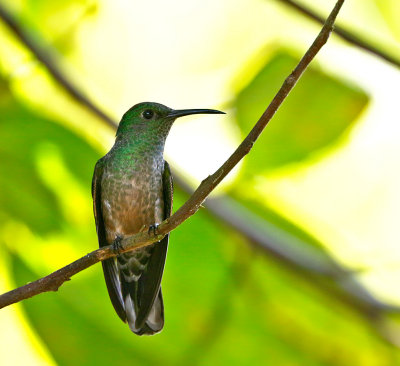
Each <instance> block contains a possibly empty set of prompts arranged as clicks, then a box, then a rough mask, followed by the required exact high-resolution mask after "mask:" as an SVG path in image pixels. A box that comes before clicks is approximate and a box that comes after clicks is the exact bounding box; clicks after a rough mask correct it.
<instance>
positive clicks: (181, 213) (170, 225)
mask: <svg viewBox="0 0 400 366" xmlns="http://www.w3.org/2000/svg"><path fill="white" fill-rule="evenodd" d="M343 3H344V0H338V1H337V3H336V5H335V7H334V8H333V10H332V12H331V14H330V15H329V17H328V19H327V20H326V22H325V24H324V26H323V27H322V29H321V31H320V33H319V34H318V36H317V38H316V39H315V40H314V42H313V44H312V45H311V46H310V48H309V49H308V50H307V52H306V53H305V55H304V56H303V58H302V59H301V60H300V62H299V63H298V65H297V66H296V68H295V69H294V70H293V71H292V73H291V74H290V75H289V76H288V77H287V78H286V80H285V81H284V82H283V85H282V86H281V88H280V89H279V91H278V92H277V94H276V95H275V97H274V98H273V100H272V102H271V103H270V104H269V106H268V107H267V109H266V110H265V112H264V113H263V115H262V116H261V117H260V119H259V120H258V122H257V123H256V124H255V126H254V127H253V129H252V130H251V131H250V133H249V134H248V135H247V137H246V138H245V139H244V140H243V142H242V143H241V144H240V145H239V147H238V148H237V149H236V150H235V151H234V153H233V154H232V155H231V156H230V157H229V158H228V160H227V161H226V162H225V163H224V164H223V165H222V166H221V167H220V168H219V169H218V170H217V171H216V172H215V173H214V174H212V175H210V176H209V177H207V178H206V179H205V180H203V181H202V182H201V184H200V186H199V187H198V188H197V189H196V191H195V192H194V193H193V195H192V196H191V197H190V198H189V199H188V200H187V201H186V202H185V203H184V204H183V205H182V206H181V207H180V208H179V209H178V210H177V211H176V212H175V213H174V214H173V215H172V216H171V217H169V218H168V219H166V220H164V221H163V222H162V223H161V224H160V225H159V226H158V230H157V231H158V232H157V234H156V235H149V234H148V233H146V232H140V233H138V234H136V235H133V236H131V237H127V238H125V239H124V240H123V241H122V242H121V247H122V249H121V252H127V251H130V250H134V249H137V248H141V247H144V246H146V245H150V244H152V243H154V242H157V241H159V240H161V239H162V238H163V237H164V236H165V235H166V234H168V233H169V232H170V231H172V230H173V229H175V228H176V227H177V226H178V225H180V224H181V223H183V222H184V221H185V220H187V219H188V218H189V217H190V216H192V215H193V214H194V213H196V212H197V210H198V209H199V208H200V205H201V204H202V202H203V201H204V200H205V199H206V198H207V196H208V195H209V194H210V193H211V191H212V190H213V189H214V188H215V187H216V186H217V185H218V184H219V183H220V182H221V181H222V179H224V178H225V177H226V175H227V174H228V173H229V172H230V171H231V170H232V169H233V168H234V167H235V166H236V165H237V163H238V162H239V161H240V160H241V159H243V157H244V156H245V155H247V154H248V153H249V151H250V150H251V148H252V147H253V144H254V143H255V141H256V140H257V138H258V137H259V136H260V134H261V132H262V131H263V130H264V128H265V127H266V125H267V124H268V122H269V121H270V120H271V119H272V117H273V116H274V114H275V112H276V111H277V110H278V108H279V107H280V105H281V104H282V102H283V101H284V100H285V98H286V97H287V95H288V94H289V92H290V91H291V90H292V89H293V87H294V86H295V85H296V82H297V81H298V80H299V78H300V76H301V75H302V73H303V72H304V70H305V69H306V68H307V66H308V65H309V64H310V62H311V61H312V60H313V59H314V57H315V56H316V55H317V53H318V52H319V50H320V49H321V48H322V46H323V45H324V44H325V43H326V42H327V40H328V38H329V35H330V33H331V31H332V29H333V24H334V22H335V19H336V17H337V14H338V13H339V10H340V8H341V7H342V5H343ZM116 255H117V253H115V251H114V250H113V246H112V245H109V246H106V247H102V248H100V249H97V250H95V251H93V252H91V253H89V254H87V255H86V256H84V257H82V258H80V259H78V260H77V261H75V262H73V263H71V264H69V265H67V266H66V267H63V268H61V269H59V270H58V271H56V272H53V273H52V274H50V275H48V276H46V277H43V278H41V279H39V280H37V281H34V282H31V283H29V284H27V285H25V286H22V287H19V288H17V289H15V290H12V291H10V292H7V293H5V294H3V295H1V296H0V308H3V307H5V306H7V305H10V304H13V303H16V302H18V301H21V300H24V299H26V298H29V297H32V296H35V295H37V294H39V293H42V292H46V291H56V290H57V289H58V288H59V287H60V286H61V285H62V284H63V283H64V282H65V281H67V280H69V279H70V277H71V276H73V275H74V274H76V273H78V272H80V271H82V270H84V269H86V268H88V267H90V266H91V265H93V264H95V263H97V262H99V261H102V260H105V259H107V258H111V257H114V256H116Z"/></svg>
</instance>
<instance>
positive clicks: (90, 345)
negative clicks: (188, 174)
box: [0, 0, 400, 366]
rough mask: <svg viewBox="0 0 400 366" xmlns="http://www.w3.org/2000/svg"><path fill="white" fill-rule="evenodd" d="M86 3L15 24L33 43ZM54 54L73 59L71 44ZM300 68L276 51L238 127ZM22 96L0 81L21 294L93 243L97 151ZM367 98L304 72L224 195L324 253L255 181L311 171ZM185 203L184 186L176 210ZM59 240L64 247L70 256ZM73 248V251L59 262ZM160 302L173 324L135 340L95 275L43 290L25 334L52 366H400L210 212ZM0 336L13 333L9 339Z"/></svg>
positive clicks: (0, 121) (198, 223)
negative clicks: (314, 157)
mask: <svg viewBox="0 0 400 366" xmlns="http://www.w3.org/2000/svg"><path fill="white" fill-rule="evenodd" d="M79 4H80V3H79V2H66V1H63V2H50V1H45V0H43V1H29V2H26V4H24V6H23V7H22V9H23V10H22V11H21V13H20V19H19V20H20V21H24V22H25V21H26V23H25V27H32V28H34V30H35V32H37V34H39V33H46V34H52V32H56V29H58V24H59V23H60V22H61V23H62V22H63V20H64V18H66V19H67V20H68V21H70V20H71V19H74V17H75V15H70V16H66V15H65V14H72V13H70V9H71V7H72V8H73V7H74V6H77V7H78V8H79V7H80V6H81V5H79ZM79 9H80V8H79ZM82 9H85V7H84V6H82ZM37 14H41V18H40V20H39V18H37V17H36V15H37ZM54 14H55V15H54ZM74 14H75V13H74ZM65 23H68V22H67V21H66V20H65V21H64V25H65V27H64V29H67V28H68V26H69V24H65ZM50 38H51V37H50ZM54 38H55V37H53V38H52V39H54ZM68 42H70V40H69V41H68ZM64 46H65V44H64ZM58 49H59V51H65V48H63V46H60V47H58ZM295 63H296V59H295V58H293V57H292V56H291V55H290V52H289V53H288V52H284V51H280V52H278V53H276V54H275V55H273V57H272V58H271V59H270V60H268V61H267V63H266V65H265V66H264V67H263V68H261V70H260V71H259V73H258V74H257V75H256V76H255V77H254V79H253V80H252V81H251V82H250V83H249V84H248V85H247V86H246V87H245V88H244V89H243V90H242V91H240V92H239V93H238V95H237V96H236V101H235V107H236V111H237V114H236V118H237V122H238V125H239V127H240V128H241V130H242V132H243V133H246V132H247V131H248V130H249V128H250V127H251V126H252V124H253V123H254V121H256V120H257V118H258V117H259V116H260V114H261V113H262V111H263V109H264V108H265V106H266V104H267V103H268V102H269V101H270V99H271V97H272V96H273V95H274V93H275V92H276V90H277V88H278V87H279V85H280V84H281V82H282V81H283V79H284V77H285V76H286V75H287V74H288V72H289V71H290V70H291V69H292V68H293V67H294V65H295ZM15 94H16V93H15V91H13V90H12V89H10V87H9V85H8V84H7V82H6V81H5V80H4V79H1V80H0V97H1V98H0V107H1V114H0V136H1V137H2V143H1V145H0V162H1V164H0V217H1V224H0V233H1V234H0V235H1V243H2V244H4V252H5V253H7V258H9V261H7V262H6V266H7V271H8V273H9V275H10V277H11V279H12V281H13V282H14V283H15V285H22V284H24V283H26V282H28V281H31V280H33V279H35V278H37V277H39V276H41V275H44V274H46V273H47V272H48V271H49V269H56V268H57V267H58V263H60V261H61V262H62V261H64V260H66V261H68V259H70V258H72V259H74V258H76V256H77V255H79V254H83V253H85V251H89V250H91V249H94V247H95V246H96V245H97V244H96V243H97V240H96V237H95V229H94V220H93V218H92V217H91V197H90V184H91V176H92V171H93V167H94V164H95V161H96V160H97V159H98V158H99V157H100V156H101V155H102V153H103V151H97V150H96V149H95V148H94V147H93V144H91V143H90V142H89V141H87V139H85V138H84V137H83V134H82V135H80V134H79V133H78V132H76V131H72V129H71V128H69V127H68V125H67V124H66V123H65V121H64V120H62V119H61V118H60V119H57V118H54V119H51V118H49V117H47V116H46V115H45V113H44V111H41V110H35V109H34V108H32V106H29V105H28V104H24V102H23V99H22V98H18V97H17V96H16V95H15ZM367 102H368V96H367V95H366V93H365V92H363V91H361V90H360V89H359V88H358V87H356V86H353V85H348V84H347V83H345V82H343V81H342V80H339V79H338V78H337V77H334V76H331V75H327V74H325V73H324V72H322V71H321V70H320V69H317V68H311V69H309V70H308V71H307V72H306V74H305V75H304V77H303V79H302V80H301V82H300V83H299V85H298V86H297V87H296V88H295V90H294V91H293V93H292V94H291V95H290V96H289V97H288V99H287V101H285V104H284V106H283V107H282V108H281V110H280V111H279V112H278V113H277V116H276V118H275V119H274V120H273V121H272V123H271V125H270V126H269V127H268V133H266V134H264V135H263V137H262V138H261V139H260V141H259V142H257V144H256V145H255V148H254V150H253V151H252V153H251V154H250V155H249V157H248V158H247V159H246V161H245V164H244V169H243V171H242V172H241V174H240V175H239V178H238V179H237V181H235V182H234V184H233V185H232V187H231V190H230V192H229V194H230V196H231V197H233V198H234V199H236V200H238V201H240V202H241V203H242V204H244V205H245V206H246V207H247V208H248V209H250V210H251V211H252V212H254V213H256V214H258V215H260V216H262V217H264V218H265V219H266V220H268V221H269V222H270V223H273V224H274V225H275V226H276V227H279V228H280V229H283V230H285V231H287V232H289V233H290V234H291V235H294V236H295V237H297V238H300V239H302V240H303V241H305V242H307V243H308V244H310V245H313V246H314V247H319V246H320V245H319V243H318V241H317V240H316V239H314V238H313V237H312V236H311V235H309V234H307V233H306V232H304V231H303V230H302V229H301V228H299V227H296V225H294V224H293V223H291V222H288V221H287V220H285V219H284V218H282V217H281V216H279V215H278V214H277V213H276V212H274V211H273V210H271V208H270V207H268V204H267V203H266V202H262V201H261V200H257V199H256V198H254V197H253V196H252V194H251V191H252V186H251V180H253V179H256V178H257V176H263V174H266V173H268V172H269V171H271V170H273V169H277V168H280V167H282V166H284V165H286V164H290V163H294V162H298V161H306V160H307V159H308V158H309V157H310V155H311V154H314V153H318V152H320V151H321V149H324V148H327V147H328V146H330V145H332V144H335V143H336V142H337V140H338V139H339V138H340V137H342V136H343V135H344V134H345V133H347V131H348V130H349V128H350V127H351V126H353V125H354V124H355V123H356V121H357V117H358V116H359V114H360V113H361V111H362V110H363V108H364V107H365V105H366V104H367ZM244 191H246V193H243V192H244ZM186 198H187V197H186V196H185V194H184V193H183V192H182V191H181V190H180V189H179V187H177V189H176V193H175V208H176V207H179V206H180V205H181V204H182V203H183V202H184V200H185V199H186ZM10 227H19V228H24V230H25V231H26V233H25V234H23V235H22V234H21V233H14V232H12V235H11V237H10V229H9V228H10ZM22 231H23V230H22V229H21V232H22ZM25 231H24V232H25ZM6 232H7V234H5V233H6ZM14 234H15V235H14ZM27 238H28V239H29V238H30V239H31V242H29V241H27ZM32 243H33V244H32ZM60 243H63V244H65V246H62V247H61V249H62V250H61V249H60ZM32 245H33V247H32ZM66 247H69V248H71V252H70V253H67V254H65V252H64V250H65V248H66ZM58 250H59V251H58ZM60 257H61V258H60ZM163 293H164V300H165V308H166V310H165V311H166V326H165V329H164V330H163V331H162V333H161V334H159V335H156V336H153V337H137V336H134V335H133V334H132V333H131V332H130V331H129V329H128V328H127V326H126V325H125V324H123V323H122V322H121V321H120V320H119V319H118V317H117V316H116V314H115V313H114V311H113V308H112V306H111V303H110V301H109V299H108V295H107V291H106V287H105V284H104V281H103V276H102V273H101V268H100V266H94V267H91V268H90V269H88V270H86V271H84V272H83V273H81V274H79V275H77V276H76V277H74V278H73V280H72V281H71V282H70V283H67V284H65V285H64V286H63V287H62V288H61V289H60V291H59V292H58V293H56V294H54V293H46V294H42V295H40V296H37V297H34V298H32V299H29V300H26V301H24V302H23V303H21V305H20V306H21V307H22V308H23V310H24V314H25V315H26V319H27V322H26V324H27V326H29V327H31V329H33V331H34V334H35V336H36V337H38V338H39V339H40V341H41V342H42V345H43V347H44V349H45V350H46V352H48V353H49V354H50V356H51V357H52V358H53V360H54V362H55V364H57V365H160V364H161V365H265V364H268V365H308V366H309V365H332V366H333V365H335V366H336V365H337V366H342V365H343V366H354V365H363V366H364V365H365V366H375V365H376V366H378V365H379V366H381V365H382V366H383V365H387V366H391V365H396V364H398V363H399V362H400V355H399V351H398V350H397V349H394V348H393V347H392V346H390V345H389V344H388V343H387V342H385V341H384V340H383V338H382V337H381V335H380V334H378V332H377V331H376V329H375V328H373V326H371V324H370V323H369V322H368V321H367V320H366V318H365V317H364V316H363V315H361V314H360V313H358V312H357V311H356V310H355V309H352V308H350V307H348V306H346V305H344V304H343V303H341V302H340V301H339V300H335V299H334V298H333V297H332V296H329V295H327V294H326V293H322V292H321V291H319V290H318V289H316V288H315V287H313V286H312V284H310V283H308V281H307V280H306V279H305V278H303V277H301V276H299V275H298V274H297V273H296V272H292V271H288V270H287V268H285V267H282V266H281V265H280V264H279V262H277V261H276V260H274V259H272V258H269V257H268V256H266V255H265V254H264V253H261V252H260V251H258V250H256V249H254V248H252V247H251V246H250V245H249V243H248V242H247V241H246V239H245V238H243V237H242V236H240V235H239V234H237V233H236V232H235V231H234V230H231V229H230V228H229V227H227V226H226V225H225V224H224V223H222V222H220V221H218V220H216V219H215V218H214V217H212V216H211V214H210V213H208V212H207V211H205V210H200V212H198V213H197V214H196V215H195V216H193V217H192V218H191V219H190V220H189V221H188V222H186V223H185V224H184V225H181V226H180V227H178V228H177V229H176V230H174V232H173V233H172V234H171V246H170V250H169V253H168V260H167V265H166V270H165V274H164V279H163ZM20 320H21V322H23V321H25V319H24V318H23V317H21V319H20ZM1 332H4V333H5V334H6V333H7V329H3V330H1ZM18 346H19V345H18ZM7 359H8V358H7V354H4V352H3V354H2V355H1V356H0V360H2V362H1V363H2V364H8V362H7Z"/></svg>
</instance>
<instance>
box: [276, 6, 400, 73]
mask: <svg viewBox="0 0 400 366" xmlns="http://www.w3.org/2000/svg"><path fill="white" fill-rule="evenodd" d="M278 1H280V2H281V3H284V4H286V5H288V6H290V7H292V8H294V9H296V10H297V11H298V12H300V13H302V14H304V15H305V16H307V17H309V18H311V19H314V20H315V21H317V22H318V23H320V24H324V22H325V20H324V18H323V17H321V16H319V15H318V14H317V13H315V12H314V11H313V10H311V9H309V8H307V7H306V6H304V5H302V4H300V3H298V2H297V1H296V0H278ZM333 31H334V33H335V34H337V35H338V36H339V37H341V38H342V39H344V40H345V41H346V42H349V43H350V44H352V45H353V46H356V47H358V48H361V49H363V50H365V51H367V52H369V53H372V54H374V55H375V56H378V57H380V58H382V59H383V60H385V61H387V62H389V63H391V64H392V65H394V66H397V67H400V59H398V58H396V57H394V56H393V55H390V54H389V53H387V52H385V51H383V50H381V49H379V48H377V47H376V46H374V45H372V44H370V43H369V42H367V41H366V40H364V39H362V38H360V37H358V36H356V35H354V34H353V33H352V32H349V31H348V30H346V29H345V28H343V27H341V26H339V25H335V28H334V30H333Z"/></svg>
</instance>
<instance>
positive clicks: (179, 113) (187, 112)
mask: <svg viewBox="0 0 400 366" xmlns="http://www.w3.org/2000/svg"><path fill="white" fill-rule="evenodd" d="M190 114H225V112H221V111H217V110H216V109H177V110H174V109H173V110H172V111H171V112H169V113H168V116H167V117H171V118H178V117H183V116H188V115H190Z"/></svg>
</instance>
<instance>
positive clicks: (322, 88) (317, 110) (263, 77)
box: [235, 50, 368, 175]
mask: <svg viewBox="0 0 400 366" xmlns="http://www.w3.org/2000/svg"><path fill="white" fill-rule="evenodd" d="M299 58H300V56H298V57H294V56H292V55H291V54H290V53H289V52H287V51H283V50H282V51H277V52H276V53H275V54H274V55H273V57H272V58H271V59H270V60H268V61H267V63H266V64H265V66H264V67H263V68H262V69H261V70H260V71H259V72H258V73H257V75H256V76H255V77H254V78H253V80H252V81H251V82H250V83H249V84H248V85H247V86H246V87H245V88H244V89H243V90H242V91H241V92H239V94H238V95H237V99H236V103H235V104H236V118H237V123H238V125H239V127H240V129H241V130H242V132H243V134H244V135H245V134H247V133H248V131H249V130H250V129H251V127H253V125H254V121H257V120H258V118H260V116H261V115H262V113H263V112H264V110H265V105H266V104H267V103H268V102H269V101H270V100H272V98H273V97H274V95H275V93H276V92H277V91H278V89H279V88H280V86H281V85H282V83H283V81H284V80H285V78H286V77H287V76H288V71H289V70H293V69H294V68H295V67H296V65H297V63H298V60H299ZM305 101H307V102H305ZM367 101H368V97H367V95H366V94H365V93H364V92H362V91H361V90H360V89H357V88H355V87H354V86H350V85H348V84H346V83H344V82H343V81H341V80H339V79H337V78H334V77H332V76H329V75H327V74H325V73H324V72H322V71H321V70H319V69H317V68H315V67H313V66H311V67H310V68H308V69H307V70H306V71H305V73H304V75H303V76H302V78H301V82H299V83H298V84H297V85H296V87H295V88H294V90H293V91H292V92H291V93H290V94H289V96H288V97H287V98H286V100H285V103H284V104H283V105H282V107H281V108H280V109H279V110H278V112H277V113H276V116H275V117H274V120H273V121H272V122H271V123H270V124H269V126H268V133H266V134H263V135H262V136H261V137H260V139H259V141H258V142H257V144H256V145H255V146H254V149H253V150H252V158H251V159H247V160H246V162H245V164H246V168H247V170H248V172H247V173H248V174H249V175H254V174H256V175H257V174H260V173H263V172H266V171H268V170H271V169H275V168H279V167H280V166H282V165H285V164H290V163H295V162H300V161H302V160H305V159H307V158H308V157H309V156H310V154H315V153H318V151H319V150H320V149H322V148H324V147H325V146H327V145H329V144H333V143H334V142H335V141H336V140H337V139H338V138H339V137H340V136H342V135H343V133H344V132H345V131H347V130H348V129H349V128H350V127H351V126H352V124H353V123H355V121H356V118H357V117H358V115H359V114H360V112H361V111H362V110H363V108H364V107H365V105H366V103H367Z"/></svg>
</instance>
